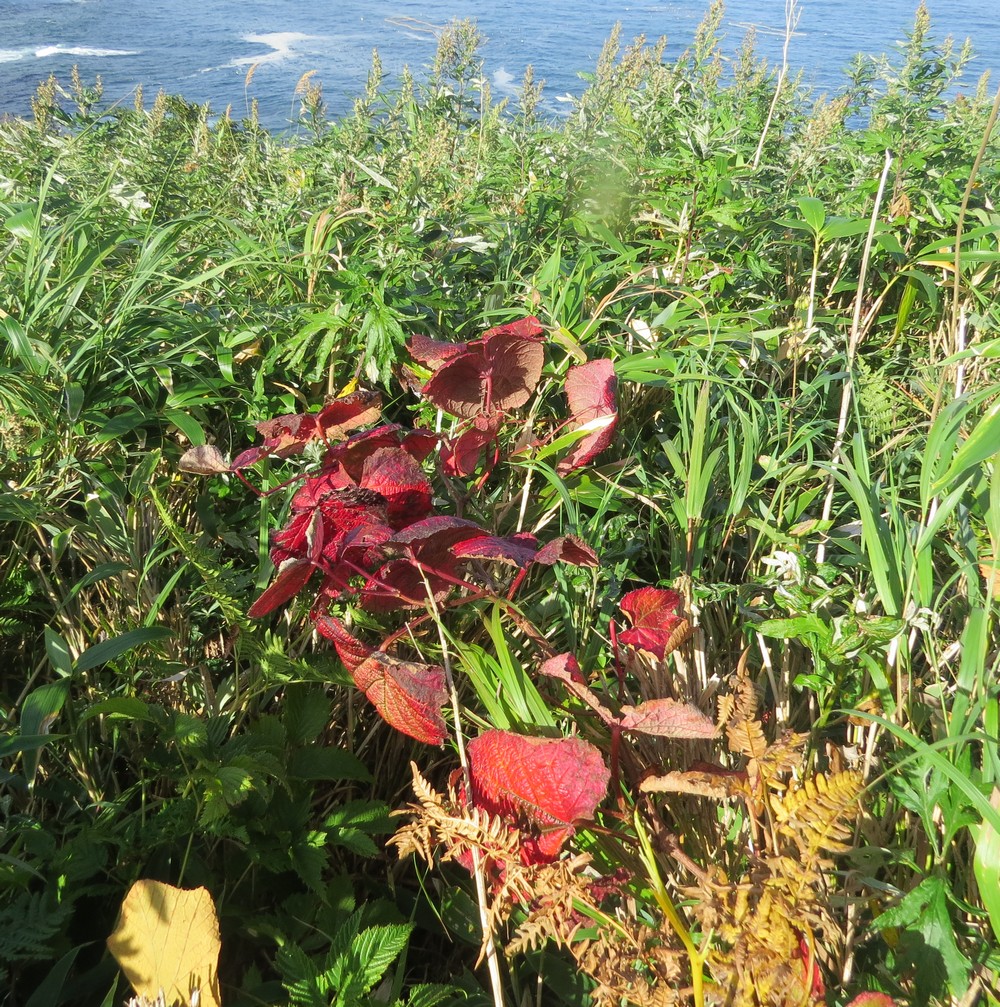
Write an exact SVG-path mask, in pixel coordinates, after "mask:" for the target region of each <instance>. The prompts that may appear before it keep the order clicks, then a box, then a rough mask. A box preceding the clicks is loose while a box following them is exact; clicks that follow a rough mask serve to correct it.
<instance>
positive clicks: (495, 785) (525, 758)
mask: <svg viewBox="0 0 1000 1007" xmlns="http://www.w3.org/2000/svg"><path fill="white" fill-rule="evenodd" d="M469 772H470V775H471V778H472V801H473V804H475V805H477V806H478V807H481V808H483V809H484V810H485V811H487V812H489V813H490V814H494V815H499V816H501V817H504V818H507V819H508V820H510V821H512V823H514V824H517V823H521V822H525V821H526V822H527V823H529V824H530V825H532V826H534V827H535V828H537V829H538V830H539V836H538V838H537V839H536V840H535V841H534V843H533V849H532V850H530V851H529V852H530V853H531V854H532V855H533V856H535V857H537V859H535V861H534V862H544V861H546V860H554V859H555V858H556V857H557V856H558V854H559V849H560V847H561V846H562V844H563V842H564V841H565V840H566V839H568V838H569V837H570V836H571V835H572V834H573V832H574V831H575V823H576V822H578V821H580V820H589V819H592V818H593V817H594V811H595V810H596V808H597V805H598V804H600V802H601V800H602V799H603V798H604V795H605V793H606V792H607V789H608V781H609V780H610V778H611V774H610V773H609V772H608V769H607V767H606V766H605V765H604V760H603V758H602V757H601V753H600V752H599V751H598V750H597V749H596V748H595V747H594V746H593V745H590V744H588V743H587V742H586V741H583V740H582V739H581V738H558V739H553V738H531V737H524V736H522V735H518V734H511V733H510V732H509V731H487V732H486V733H485V734H482V735H480V736H479V737H478V738H476V739H475V740H473V741H471V742H469Z"/></svg>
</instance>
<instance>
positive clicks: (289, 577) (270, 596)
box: [247, 559, 316, 619]
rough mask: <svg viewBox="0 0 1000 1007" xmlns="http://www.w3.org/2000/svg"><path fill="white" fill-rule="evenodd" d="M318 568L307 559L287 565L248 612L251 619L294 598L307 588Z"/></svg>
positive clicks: (293, 561)
mask: <svg viewBox="0 0 1000 1007" xmlns="http://www.w3.org/2000/svg"><path fill="white" fill-rule="evenodd" d="M315 569H316V567H315V566H313V564H312V563H310V562H309V560H307V559H296V560H292V561H291V562H289V563H286V564H285V565H284V566H283V567H282V568H281V569H280V570H279V571H278V576H277V577H275V578H274V580H273V581H271V583H270V584H269V585H268V586H267V588H266V589H265V590H264V591H263V593H262V594H261V596H260V597H259V598H258V599H257V600H256V601H255V602H254V603H253V604H252V605H251V606H250V608H249V609H248V610H247V615H248V616H250V618H251V619H259V618H260V617H261V616H262V615H267V614H268V613H269V612H273V611H274V610H275V609H276V608H277V607H278V606H279V605H284V604H285V602H286V601H290V600H291V599H292V598H294V597H295V596H296V595H297V594H298V593H299V591H301V590H302V588H304V587H305V586H306V582H307V581H308V580H309V578H310V577H311V576H312V572H313V570H315Z"/></svg>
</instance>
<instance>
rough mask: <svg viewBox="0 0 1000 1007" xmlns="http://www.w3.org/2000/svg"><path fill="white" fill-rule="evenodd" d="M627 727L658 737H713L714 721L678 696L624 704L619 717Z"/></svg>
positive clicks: (624, 726)
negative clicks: (628, 704)
mask: <svg viewBox="0 0 1000 1007" xmlns="http://www.w3.org/2000/svg"><path fill="white" fill-rule="evenodd" d="M618 724H619V726H620V727H621V728H622V729H623V730H625V731H636V732H638V733H639V734H652V735H655V736H656V737H658V738H714V737H715V736H716V734H717V733H718V731H717V729H716V726H715V723H714V721H712V719H711V718H709V717H706V716H705V714H704V713H702V712H701V710H699V709H698V707H696V706H692V705H691V704H690V703H678V702H677V700H676V699H650V700H648V701H647V702H645V703H640V704H639V705H638V706H623V707H622V712H621V716H620V717H619V719H618Z"/></svg>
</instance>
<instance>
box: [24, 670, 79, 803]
mask: <svg viewBox="0 0 1000 1007" xmlns="http://www.w3.org/2000/svg"><path fill="white" fill-rule="evenodd" d="M68 696H69V679H68V678H63V679H61V680H60V681H58V682H49V683H48V684H46V685H40V686H39V687H38V688H37V689H35V690H33V691H32V692H30V693H29V694H28V696H27V698H26V699H25V701H24V703H23V704H22V705H21V721H20V728H21V737H22V738H30V739H32V740H34V739H35V738H38V737H40V736H43V735H47V734H49V733H50V731H49V728H50V727H51V726H52V722H53V721H54V720H55V719H56V717H57V716H58V715H59V711H60V710H61V709H62V708H63V704H64V703H65V702H66V698H67V697H68ZM41 748H42V746H40V745H37V746H36V745H34V744H32V746H31V747H30V748H27V749H26V750H25V752H24V778H25V780H26V781H27V783H28V786H29V787H30V786H32V785H33V784H34V782H35V774H36V773H37V772H38V763H39V761H40V759H41Z"/></svg>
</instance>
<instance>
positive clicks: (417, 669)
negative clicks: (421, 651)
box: [352, 651, 448, 745]
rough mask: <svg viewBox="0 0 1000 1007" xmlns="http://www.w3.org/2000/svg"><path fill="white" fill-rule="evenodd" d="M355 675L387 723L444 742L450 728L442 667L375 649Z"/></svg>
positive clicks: (431, 742) (419, 737)
mask: <svg viewBox="0 0 1000 1007" xmlns="http://www.w3.org/2000/svg"><path fill="white" fill-rule="evenodd" d="M352 675H353V677H354V681H355V684H356V685H357V687H358V688H359V689H361V691H362V692H364V694H365V695H366V696H367V697H368V698H369V700H371V702H372V703H373V704H374V706H375V709H376V710H378V712H379V714H380V715H381V716H382V719H383V720H384V721H385V722H386V723H387V724H390V725H391V726H393V727H394V728H396V730H397V731H400V732H402V733H403V734H406V735H409V736H410V737H411V738H416V739H417V741H424V742H426V743H427V744H428V745H440V744H443V743H444V739H445V738H446V737H447V734H448V730H447V727H446V726H445V722H444V718H443V717H442V716H441V707H442V706H444V704H445V703H446V702H447V699H448V691H447V689H446V688H445V675H444V670H443V669H442V668H438V667H433V666H431V665H429V664H418V663H416V662H413V661H402V660H400V659H399V658H398V657H392V656H391V655H389V654H383V653H382V652H381V651H375V652H374V653H372V654H371V655H369V657H368V658H366V659H365V660H364V661H362V662H361V664H360V665H358V667H357V668H355V669H353V671H352Z"/></svg>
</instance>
